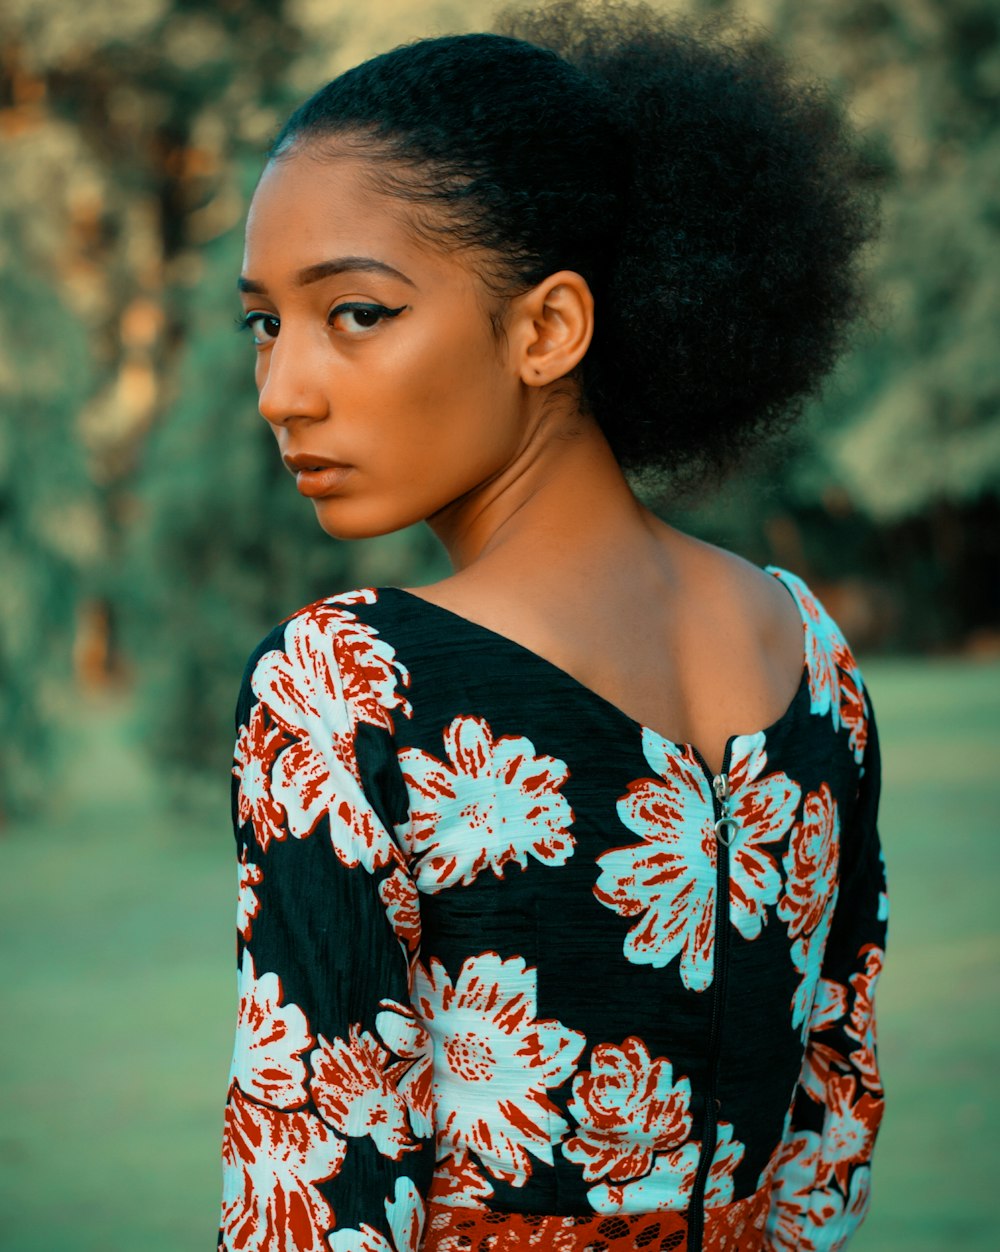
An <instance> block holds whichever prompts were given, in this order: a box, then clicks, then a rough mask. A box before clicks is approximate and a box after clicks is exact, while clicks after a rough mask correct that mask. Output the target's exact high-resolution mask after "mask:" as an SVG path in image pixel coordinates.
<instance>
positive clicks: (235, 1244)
mask: <svg viewBox="0 0 1000 1252" xmlns="http://www.w3.org/2000/svg"><path fill="white" fill-rule="evenodd" d="M344 1152H345V1145H344V1141H343V1140H342V1139H338V1138H337V1136H336V1135H335V1134H334V1133H333V1131H332V1130H330V1128H329V1127H328V1126H325V1125H324V1124H323V1123H322V1122H321V1121H320V1119H319V1118H318V1117H315V1116H313V1114H312V1113H307V1112H301V1111H300V1112H287V1113H286V1112H281V1111H280V1110H278V1109H274V1108H271V1107H270V1106H268V1105H264V1104H254V1103H253V1101H251V1100H248V1099H247V1098H246V1097H245V1096H244V1095H243V1093H242V1092H241V1091H240V1089H239V1088H238V1087H236V1086H233V1087H231V1088H230V1092H229V1103H228V1104H227V1106H226V1116H225V1129H224V1132H223V1144H222V1157H223V1195H222V1244H221V1246H222V1247H223V1248H224V1249H226V1250H227V1252H228V1250H229V1249H237V1248H238V1249H239V1252H326V1240H325V1235H326V1232H327V1231H328V1230H329V1229H330V1226H331V1225H332V1224H333V1221H334V1213H333V1210H332V1209H331V1207H330V1205H329V1204H328V1203H327V1201H326V1200H325V1199H324V1197H323V1195H322V1194H321V1193H320V1191H319V1189H318V1187H317V1186H316V1185H315V1184H316V1183H319V1182H325V1181H326V1180H327V1179H330V1178H334V1177H335V1176H336V1175H337V1174H338V1173H339V1172H340V1167H341V1165H342V1164H343V1160H344Z"/></svg>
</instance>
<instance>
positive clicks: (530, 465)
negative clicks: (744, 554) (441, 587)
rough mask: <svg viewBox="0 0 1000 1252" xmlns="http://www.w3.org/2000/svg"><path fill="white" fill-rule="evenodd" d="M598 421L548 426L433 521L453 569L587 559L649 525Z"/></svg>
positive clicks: (547, 565)
mask: <svg viewBox="0 0 1000 1252" xmlns="http://www.w3.org/2000/svg"><path fill="white" fill-rule="evenodd" d="M649 518H650V515H649V514H648V513H647V511H646V510H645V509H644V508H643V506H642V505H641V504H640V503H639V501H638V500H637V499H636V498H635V496H634V495H633V493H632V491H631V488H630V487H629V485H628V483H627V482H626V480H625V477H624V475H623V473H622V471H621V467H620V466H619V465H618V462H617V461H616V460H615V457H614V454H613V453H612V451H611V449H610V447H609V446H608V443H607V440H606V439H605V438H604V435H603V434H602V433H601V431H600V428H599V427H598V426H597V424H596V422H594V421H593V420H592V419H589V418H578V419H577V421H576V422H574V423H573V424H572V425H571V426H569V427H566V426H563V427H562V429H561V430H559V431H556V432H555V433H553V432H552V431H551V430H549V431H546V428H545V426H544V424H543V425H542V426H540V427H538V428H536V430H535V432H534V434H533V436H532V437H531V438H530V439H529V440H528V442H527V444H526V446H525V447H524V448H523V449H522V450H521V452H520V453H519V455H518V456H517V457H516V458H515V460H514V461H513V462H512V464H511V465H510V466H508V467H507V468H506V469H505V470H504V471H503V472H502V473H501V474H500V475H498V476H497V477H496V478H494V479H492V480H490V481H489V482H487V483H484V484H481V485H480V486H479V487H477V488H476V490H475V491H474V492H471V493H470V494H469V495H467V496H463V497H462V498H461V499H459V500H456V501H454V502H453V503H452V504H450V505H449V506H448V507H447V508H445V509H443V510H442V511H441V512H440V513H437V514H435V515H434V516H433V517H431V518H429V519H428V524H429V525H430V527H431V529H432V530H433V532H434V534H435V535H436V536H437V537H438V539H439V540H440V541H441V543H442V544H443V545H444V548H445V550H446V551H447V553H448V557H449V559H450V560H451V564H452V567H453V569H454V570H455V573H456V574H459V573H463V572H465V571H467V570H469V569H470V567H472V566H475V567H477V572H480V570H482V572H485V567H487V566H488V567H490V568H491V569H492V570H495V569H496V567H498V566H501V565H506V566H509V567H510V568H516V567H517V565H518V564H519V563H520V562H522V561H529V562H530V563H531V565H532V566H533V567H534V568H536V569H546V568H548V569H551V568H553V565H552V561H550V560H549V559H548V557H549V556H551V557H552V560H553V561H562V562H565V561H566V560H567V559H569V560H570V561H581V560H582V561H586V560H587V559H588V557H589V556H593V555H594V554H595V553H596V551H598V550H600V549H601V548H603V547H605V546H606V545H607V543H608V542H609V540H612V539H613V538H617V537H619V536H620V535H621V534H622V531H623V529H625V530H632V531H634V530H639V529H641V530H643V531H647V530H648V520H649Z"/></svg>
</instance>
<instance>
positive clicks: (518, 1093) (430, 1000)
mask: <svg viewBox="0 0 1000 1252" xmlns="http://www.w3.org/2000/svg"><path fill="white" fill-rule="evenodd" d="M535 997H536V972H535V970H534V969H531V968H529V967H528V966H527V965H526V964H525V962H524V960H523V959H522V958H521V957H511V958H510V959H509V960H506V961H505V960H501V959H500V957H499V956H498V955H497V953H495V952H485V953H483V954H482V955H481V956H474V957H470V958H469V959H468V960H467V961H465V963H464V964H463V966H462V968H461V971H460V972H459V976H458V979H457V981H456V982H455V983H454V984H453V983H452V981H451V978H450V977H449V976H448V974H447V972H446V971H445V969H444V967H443V966H442V965H441V963H440V962H439V961H437V960H435V959H432V960H431V962H430V965H429V967H428V968H427V969H424V967H423V965H422V964H420V963H419V962H418V963H417V965H416V969H415V977H414V988H413V994H412V999H413V1007H414V1009H415V1010H416V1013H417V1015H418V1017H419V1018H420V1020H421V1021H422V1022H423V1023H424V1025H425V1026H426V1028H427V1030H428V1033H429V1034H430V1038H431V1043H432V1047H433V1060H431V1059H430V1057H428V1058H427V1061H426V1062H425V1064H426V1066H427V1068H429V1070H430V1080H431V1083H432V1088H433V1103H434V1108H435V1124H436V1127H437V1135H438V1145H439V1150H440V1151H441V1153H442V1154H444V1153H446V1152H448V1151H454V1150H456V1149H471V1150H472V1151H473V1152H475V1154H476V1155H477V1156H478V1157H479V1159H480V1161H481V1162H482V1164H483V1165H484V1166H485V1168H486V1169H487V1170H488V1171H489V1172H490V1173H491V1174H492V1175H493V1176H494V1177H495V1178H502V1179H503V1180H504V1181H505V1182H509V1183H511V1184H512V1185H513V1186H515V1187H520V1186H523V1185H524V1183H525V1182H526V1181H527V1179H528V1178H529V1177H530V1176H531V1172H532V1167H531V1161H530V1158H529V1153H532V1154H534V1155H535V1156H537V1157H538V1158H539V1159H540V1160H542V1161H544V1162H545V1163H546V1164H547V1165H551V1164H552V1144H553V1143H556V1142H558V1141H559V1140H560V1139H562V1138H563V1136H564V1135H565V1133H566V1131H567V1129H568V1127H567V1125H566V1123H565V1121H564V1120H563V1118H562V1117H561V1116H560V1114H559V1111H558V1109H557V1107H556V1105H555V1104H553V1103H552V1101H551V1100H550V1099H549V1098H548V1096H547V1094H546V1092H547V1091H548V1090H549V1089H550V1088H552V1087H558V1086H561V1085H562V1083H564V1082H565V1081H566V1080H567V1079H568V1078H569V1076H570V1075H571V1074H572V1072H573V1065H574V1063H575V1061H576V1059H577V1057H578V1056H579V1055H580V1050H581V1048H582V1047H583V1044H584V1037H583V1035H581V1034H578V1033H577V1032H576V1031H575V1030H567V1029H566V1027H564V1026H563V1025H562V1024H561V1023H560V1022H557V1021H551V1020H541V1019H539V1018H538V1017H537V1016H536V1007H535V1006H536V999H535ZM380 1017H381V1015H380ZM380 1033H381V1029H380Z"/></svg>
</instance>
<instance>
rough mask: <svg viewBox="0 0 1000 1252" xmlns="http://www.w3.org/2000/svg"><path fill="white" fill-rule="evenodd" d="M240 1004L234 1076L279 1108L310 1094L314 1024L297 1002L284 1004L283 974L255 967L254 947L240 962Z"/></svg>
mask: <svg viewBox="0 0 1000 1252" xmlns="http://www.w3.org/2000/svg"><path fill="white" fill-rule="evenodd" d="M239 988H240V1007H239V1017H238V1019H237V1023H236V1044H235V1047H234V1050H233V1067H232V1073H231V1075H230V1077H232V1078H235V1079H236V1081H237V1082H238V1083H239V1085H240V1087H241V1089H242V1090H243V1091H245V1092H246V1093H247V1095H251V1096H253V1097H254V1098H255V1099H257V1100H262V1101H264V1102H265V1103H267V1104H274V1105H276V1106H277V1107H278V1108H291V1107H293V1106H294V1105H296V1104H303V1103H304V1102H305V1099H306V1091H305V1076H306V1067H305V1064H304V1063H303V1061H302V1060H301V1053H302V1052H304V1051H305V1050H306V1048H308V1047H310V1046H311V1044H312V1041H313V1040H312V1035H311V1034H310V1033H309V1023H308V1021H307V1020H306V1015H305V1013H303V1012H302V1010H301V1009H300V1008H299V1006H298V1005H297V1004H286V1005H284V1006H283V1005H282V1003H281V980H280V979H279V978H278V975H277V974H261V976H260V977H259V978H258V977H257V975H256V974H255V972H254V964H253V957H252V956H251V955H250V950H249V948H245V949H244V950H243V962H242V965H241V967H240V978H239Z"/></svg>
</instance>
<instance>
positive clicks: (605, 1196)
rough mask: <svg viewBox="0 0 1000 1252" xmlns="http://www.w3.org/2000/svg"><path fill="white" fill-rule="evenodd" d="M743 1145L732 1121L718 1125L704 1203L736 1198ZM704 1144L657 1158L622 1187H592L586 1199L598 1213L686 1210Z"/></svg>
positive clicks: (689, 1145)
mask: <svg viewBox="0 0 1000 1252" xmlns="http://www.w3.org/2000/svg"><path fill="white" fill-rule="evenodd" d="M744 1150H745V1149H744V1147H743V1144H742V1143H740V1141H739V1140H738V1139H734V1138H733V1128H732V1126H731V1125H730V1123H729V1122H719V1124H718V1127H717V1130H716V1144H715V1152H714V1153H713V1155H712V1165H711V1168H710V1169H709V1171H708V1180H707V1182H706V1184H705V1204H706V1205H709V1206H714V1205H720V1204H728V1203H729V1202H730V1200H732V1198H733V1171H734V1170H735V1169H736V1166H737V1165H739V1163H740V1161H741V1160H742V1159H743V1153H744ZM700 1155H701V1144H700V1143H698V1142H697V1141H696V1140H690V1141H689V1142H688V1143H686V1144H684V1146H683V1147H681V1148H676V1149H674V1150H673V1151H670V1152H663V1153H660V1154H658V1155H657V1156H656V1158H655V1161H654V1164H653V1168H652V1169H651V1170H650V1172H649V1173H648V1174H646V1175H645V1177H643V1178H639V1179H637V1180H636V1181H635V1182H628V1183H624V1184H622V1185H615V1184H610V1185H609V1184H601V1185H599V1186H596V1187H591V1188H590V1190H589V1191H588V1192H587V1198H588V1200H589V1201H590V1203H591V1204H592V1205H593V1207H594V1209H595V1211H596V1212H598V1213H656V1212H660V1211H662V1210H664V1209H666V1210H670V1209H683V1208H685V1207H686V1206H687V1204H688V1203H689V1201H690V1199H691V1193H692V1191H693V1189H694V1181H695V1176H696V1175H697V1173H698V1160H699V1157H700Z"/></svg>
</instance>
